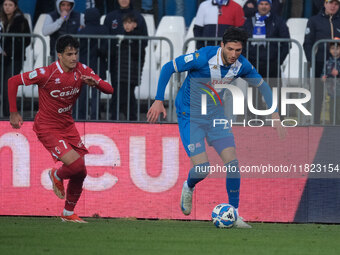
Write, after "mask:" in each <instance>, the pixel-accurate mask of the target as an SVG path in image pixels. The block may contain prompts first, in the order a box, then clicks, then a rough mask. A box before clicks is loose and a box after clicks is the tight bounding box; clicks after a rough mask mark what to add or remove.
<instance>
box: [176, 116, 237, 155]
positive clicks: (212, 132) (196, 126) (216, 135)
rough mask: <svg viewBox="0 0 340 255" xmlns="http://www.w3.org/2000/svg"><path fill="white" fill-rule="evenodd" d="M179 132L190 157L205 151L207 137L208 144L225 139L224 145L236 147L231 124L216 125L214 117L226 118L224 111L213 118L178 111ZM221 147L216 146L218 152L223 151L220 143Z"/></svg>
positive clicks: (225, 146)
mask: <svg viewBox="0 0 340 255" xmlns="http://www.w3.org/2000/svg"><path fill="white" fill-rule="evenodd" d="M177 117H178V127H179V133H180V136H181V139H182V143H183V146H184V149H185V151H186V152H187V154H188V156H189V157H192V156H195V155H198V154H200V153H202V152H205V141H204V138H206V140H207V143H208V145H212V143H214V144H216V143H215V141H217V140H221V141H223V147H224V149H225V148H229V147H235V142H234V135H233V133H232V130H231V127H229V125H228V126H227V127H226V126H225V125H215V127H214V119H225V118H226V117H225V116H224V114H223V113H221V115H220V116H219V114H218V115H216V116H214V117H213V118H212V117H210V118H208V117H205V116H200V117H199V118H193V117H189V116H188V114H187V113H177ZM218 147H220V148H219V149H217V148H215V149H216V150H217V151H218V152H219V151H221V144H218Z"/></svg>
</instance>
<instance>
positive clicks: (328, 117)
mask: <svg viewBox="0 0 340 255" xmlns="http://www.w3.org/2000/svg"><path fill="white" fill-rule="evenodd" d="M330 43H334V45H335V46H336V47H340V41H339V40H331V39H323V40H319V41H317V42H315V43H314V45H313V48H312V65H311V70H312V71H311V90H312V91H313V92H314V93H312V105H313V106H314V107H313V108H312V112H313V124H314V123H315V122H318V121H315V117H316V114H320V117H318V116H317V120H318V119H319V118H320V123H316V124H321V119H322V124H323V125H325V124H330V125H340V98H337V97H340V78H339V77H340V75H339V69H338V68H337V65H339V66H340V59H338V58H334V59H333V60H334V61H335V63H334V65H335V66H334V68H335V69H337V73H338V74H337V75H332V76H334V77H327V78H325V79H322V77H321V75H323V74H325V71H326V65H327V61H329V58H328V56H330V53H329V48H330V47H329V44H330ZM320 46H321V47H320ZM320 49H321V51H320ZM319 53H320V54H322V55H323V56H321V57H322V60H321V61H320V60H317V55H318V54H319ZM320 62H321V63H320ZM320 68H322V71H321V75H320V70H321V69H320ZM317 76H318V77H317ZM330 87H332V88H330ZM337 89H338V92H337ZM331 90H333V91H331ZM320 93H321V94H322V97H320ZM332 93H333V95H331V94H332ZM326 122H327V123H326Z"/></svg>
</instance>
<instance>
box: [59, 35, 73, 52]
mask: <svg viewBox="0 0 340 255" xmlns="http://www.w3.org/2000/svg"><path fill="white" fill-rule="evenodd" d="M67 47H71V48H75V49H79V42H78V40H77V39H76V38H74V37H73V36H70V35H62V36H60V37H59V38H58V40H57V43H56V46H55V49H56V51H57V53H63V52H64V51H65V49H66V48H67Z"/></svg>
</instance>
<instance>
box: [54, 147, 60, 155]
mask: <svg viewBox="0 0 340 255" xmlns="http://www.w3.org/2000/svg"><path fill="white" fill-rule="evenodd" d="M54 149H55V151H56V152H57V153H58V154H60V148H59V147H58V146H56V147H55V148H54Z"/></svg>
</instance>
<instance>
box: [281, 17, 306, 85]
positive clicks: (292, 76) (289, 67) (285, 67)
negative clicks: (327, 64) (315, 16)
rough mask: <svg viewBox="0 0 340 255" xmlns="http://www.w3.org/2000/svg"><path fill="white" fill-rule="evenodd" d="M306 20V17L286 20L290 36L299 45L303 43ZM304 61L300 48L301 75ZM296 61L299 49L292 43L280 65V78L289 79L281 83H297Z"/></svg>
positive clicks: (303, 54)
mask: <svg viewBox="0 0 340 255" xmlns="http://www.w3.org/2000/svg"><path fill="white" fill-rule="evenodd" d="M307 21H308V19H306V18H290V19H288V20H287V26H288V28H289V33H290V37H291V38H292V39H295V40H297V41H298V42H299V43H300V44H301V45H303V41H304V37H305V30H306V26H307ZM306 62H307V60H306V56H305V52H304V50H302V63H303V65H302V75H304V72H305V70H304V63H306ZM298 63H299V49H298V46H297V45H296V44H295V43H293V44H292V47H291V49H290V51H289V54H288V56H287V58H286V59H285V61H284V62H283V64H282V66H281V68H282V78H289V80H286V79H284V80H283V85H287V83H289V84H290V85H297V78H298V77H299V69H298Z"/></svg>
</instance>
